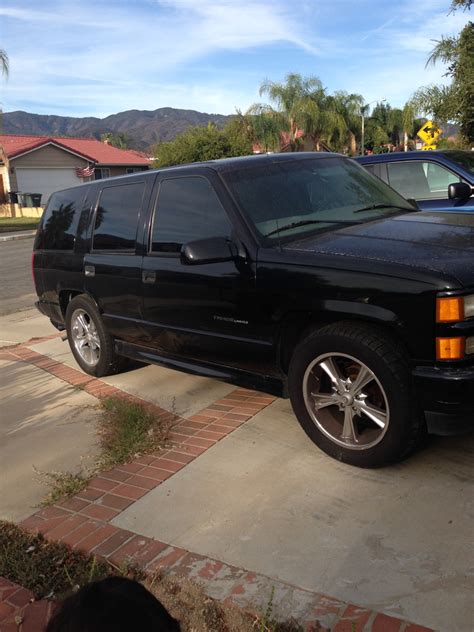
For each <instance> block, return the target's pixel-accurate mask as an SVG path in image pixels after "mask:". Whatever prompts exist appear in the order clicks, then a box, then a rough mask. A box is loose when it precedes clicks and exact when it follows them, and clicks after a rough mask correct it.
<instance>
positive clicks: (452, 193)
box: [448, 182, 472, 200]
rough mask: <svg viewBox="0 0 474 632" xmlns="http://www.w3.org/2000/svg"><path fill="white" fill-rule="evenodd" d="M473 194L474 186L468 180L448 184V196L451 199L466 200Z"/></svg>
mask: <svg viewBox="0 0 474 632" xmlns="http://www.w3.org/2000/svg"><path fill="white" fill-rule="evenodd" d="M471 195H472V187H471V186H470V185H469V184H468V183H467V182H453V183H452V184H450V185H448V198H449V199H450V200H459V199H460V200H466V199H467V198H469V197H471Z"/></svg>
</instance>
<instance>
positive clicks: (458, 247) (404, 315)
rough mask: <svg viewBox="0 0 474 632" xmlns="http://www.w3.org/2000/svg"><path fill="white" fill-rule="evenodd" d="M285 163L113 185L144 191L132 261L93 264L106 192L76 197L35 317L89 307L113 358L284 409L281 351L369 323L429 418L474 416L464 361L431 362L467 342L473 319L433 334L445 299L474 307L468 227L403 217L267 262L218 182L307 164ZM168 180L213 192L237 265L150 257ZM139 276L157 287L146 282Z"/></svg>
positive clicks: (49, 261) (310, 239)
mask: <svg viewBox="0 0 474 632" xmlns="http://www.w3.org/2000/svg"><path fill="white" fill-rule="evenodd" d="M282 156H283V158H281V157H280V156H279V155H275V156H273V157H269V156H268V157H267V156H260V157H252V158H244V159H230V160H224V161H219V162H214V163H213V162H210V163H205V164H202V165H197V166H196V165H189V166H184V167H179V168H174V169H170V170H162V171H160V172H149V173H147V174H146V175H143V174H137V175H132V176H126V177H121V178H114V181H117V182H127V181H129V180H133V179H136V178H137V177H138V178H141V179H146V182H147V196H146V199H145V202H144V205H143V208H142V211H141V215H140V223H139V229H138V233H137V241H136V248H135V251H134V252H132V253H127V254H121V253H118V252H107V253H100V252H99V253H97V252H94V251H91V234H92V225H93V221H94V220H93V218H94V213H95V204H96V200H97V199H98V195H99V191H100V187H101V186H103V185H104V183H108V182H110V181H108V180H106V181H99V182H94V183H91V184H90V185H87V184H86V185H84V186H85V187H87V186H88V187H89V189H90V190H89V191H88V196H87V199H88V204H89V206H88V208H87V209H85V210H83V211H82V216H81V219H80V221H79V228H78V234H77V237H76V242H75V247H74V250H73V251H70V252H62V251H46V250H39V249H36V250H35V259H34V268H35V280H36V290H37V294H38V297H39V300H38V308H39V309H40V311H41V312H42V313H44V314H45V315H47V316H48V317H49V318H51V319H52V321H53V322H54V323H56V324H57V325H58V326H59V327H61V326H63V325H64V310H65V305H66V304H67V300H68V295H70V294H72V295H75V294H78V293H86V294H88V295H89V296H91V297H92V298H93V299H94V300H95V302H96V303H97V305H98V307H99V309H100V311H101V312H102V315H103V319H104V322H105V324H106V326H107V327H108V329H109V331H110V332H111V333H112V334H113V335H114V336H115V338H116V340H117V349H118V351H119V352H120V353H123V354H124V355H128V356H131V357H135V358H137V359H141V360H143V361H147V362H155V363H159V364H164V365H166V366H171V367H175V368H179V369H181V370H188V371H192V372H195V373H199V374H201V375H211V374H212V375H213V376H215V377H217V378H218V379H225V380H227V381H232V382H235V383H238V384H241V385H245V386H247V387H250V388H255V389H258V390H265V391H267V392H271V393H273V394H278V395H283V396H285V395H286V371H287V364H288V363H287V359H288V349H286V348H285V345H286V346H287V345H288V344H290V346H291V344H293V342H294V341H295V340H297V339H298V338H299V337H300V335H301V334H302V333H303V331H304V330H305V329H306V327H308V326H311V325H313V326H314V325H315V324H319V323H321V324H325V323H329V322H336V321H348V320H351V321H357V322H365V323H372V324H373V325H374V326H376V327H378V328H380V329H384V330H385V331H386V332H387V333H388V334H390V335H391V336H393V337H395V338H396V339H397V340H398V341H399V343H400V345H402V346H403V347H404V348H405V349H406V350H407V352H408V355H409V358H410V361H411V364H412V369H413V374H414V383H415V384H416V387H417V393H418V399H419V401H420V402H421V404H422V406H423V407H424V408H425V409H429V410H436V411H440V412H447V411H449V410H452V409H453V408H454V409H456V410H457V409H459V411H460V412H461V410H462V411H466V410H473V411H474V404H473V402H474V397H472V392H473V390H474V361H473V358H472V356H471V357H470V358H469V357H468V358H467V359H465V360H463V361H459V362H448V363H443V362H437V361H436V357H435V338H436V337H437V336H450V335H452V336H455V335H459V330H460V327H462V335H464V336H474V319H471V320H469V321H466V322H464V323H462V324H453V325H446V324H445V325H440V324H436V322H435V303H436V296H437V295H438V294H439V293H440V292H441V293H447V294H448V295H449V294H455V295H457V294H472V293H474V214H463V215H461V214H455V213H452V212H451V213H445V214H444V213H419V212H414V213H409V214H400V215H398V216H396V217H391V218H385V219H378V220H377V219H376V220H373V221H367V222H365V223H362V224H359V225H356V226H351V227H345V228H339V229H335V230H332V231H330V232H328V231H327V232H324V233H320V234H316V235H314V234H312V235H311V236H307V237H305V238H304V239H298V240H296V239H295V240H292V241H288V240H286V241H285V242H284V243H282V244H281V245H278V246H275V247H271V248H270V247H268V246H266V245H264V244H262V243H259V241H258V239H257V238H256V237H255V234H254V233H253V232H252V228H251V226H250V224H249V222H248V221H247V220H246V218H245V217H244V216H242V214H241V211H240V210H239V209H238V208H237V206H236V204H235V202H234V200H233V198H232V197H231V195H230V193H229V192H228V191H227V189H226V186H225V183H224V179H223V177H225V172H226V171H228V170H231V169H232V168H233V166H234V165H236V164H237V165H240V164H242V163H241V161H242V160H246V161H247V162H249V163H251V162H252V161H256V163H258V162H261V161H262V160H298V156H299V159H304V157H305V154H299V155H296V156H293V155H282ZM311 158H312V159H314V154H312V155H311ZM321 159H324V156H321ZM170 172H172V173H177V174H179V175H183V174H184V175H186V174H189V175H201V176H202V175H203V176H204V177H206V178H208V179H209V181H210V182H211V184H212V186H213V187H214V189H215V191H216V192H217V194H218V196H219V199H220V201H221V203H222V204H223V206H224V208H225V209H226V212H227V214H228V216H229V218H230V220H231V222H232V225H233V226H234V233H233V235H232V239H233V241H234V243H235V244H236V248H238V250H239V253H240V254H239V257H237V258H236V259H235V260H234V261H225V262H220V263H207V264H202V265H196V266H189V265H186V264H185V263H184V262H183V261H182V259H181V258H180V256H179V255H176V254H174V253H165V254H163V255H158V256H157V255H156V254H154V253H150V252H149V231H150V227H151V222H152V215H153V208H154V202H155V198H156V190H157V186H158V185H159V179H160V177H162V174H163V173H166V174H169V173H170ZM221 176H223V177H221ZM39 230H41V226H40V229H39ZM85 265H92V266H94V267H95V276H94V277H93V278H88V277H86V276H85V275H84V266H85ZM143 273H146V274H147V275H148V274H149V273H151V274H152V276H151V277H149V276H148V277H147V281H146V282H144V277H143ZM153 274H154V277H153ZM199 367H201V368H199ZM252 376H253V377H252ZM469 391H470V392H469Z"/></svg>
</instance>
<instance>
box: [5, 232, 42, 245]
mask: <svg viewBox="0 0 474 632" xmlns="http://www.w3.org/2000/svg"><path fill="white" fill-rule="evenodd" d="M35 235H36V231H35V230H28V231H26V230H25V231H24V232H21V233H7V234H6V235H0V242H1V241H16V240H17V239H30V238H31V237H34V236H35Z"/></svg>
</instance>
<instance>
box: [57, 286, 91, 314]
mask: <svg viewBox="0 0 474 632" xmlns="http://www.w3.org/2000/svg"><path fill="white" fill-rule="evenodd" d="M76 296H86V297H87V298H89V299H90V300H91V301H93V302H94V305H95V306H96V307H97V309H98V310H99V312H100V311H101V310H100V308H99V305H98V303H97V301H96V300H95V298H94V297H93V296H92V295H91V294H89V292H86V291H85V290H77V289H75V290H73V289H65V288H63V289H61V290H59V291H58V298H59V307H60V309H61V314H62V315H63V318H64V319H66V311H67V307H68V305H69V303H70V302H71V301H72V299H73V298H76Z"/></svg>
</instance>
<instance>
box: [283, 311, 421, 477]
mask: <svg viewBox="0 0 474 632" xmlns="http://www.w3.org/2000/svg"><path fill="white" fill-rule="evenodd" d="M288 383H289V392H290V398H291V403H292V406H293V410H294V412H295V415H296V417H297V419H298V421H299V423H300V424H301V426H302V428H303V430H304V431H305V432H306V434H307V435H308V436H309V437H310V439H311V440H312V441H314V443H316V445H318V446H319V447H320V448H321V449H322V450H323V451H324V452H326V454H329V455H330V456H332V457H334V458H335V459H338V460H339V461H343V462H344V463H349V464H350V465H355V466H358V467H381V466H383V465H387V464H388V463H392V462H394V461H398V460H400V459H402V458H404V457H405V456H407V455H408V454H409V453H410V452H411V451H412V450H413V449H414V447H415V446H416V445H417V443H418V441H419V440H420V438H421V437H422V436H423V435H424V430H425V422H424V417H423V414H422V413H421V411H420V410H419V408H418V405H417V403H416V399H415V397H414V393H413V388H412V385H411V374H410V368H409V363H408V359H407V357H406V354H405V353H404V352H403V350H401V349H400V348H399V346H397V345H396V343H395V342H394V341H392V340H391V338H390V336H389V335H386V334H385V333H384V332H383V331H382V330H377V329H376V328H375V329H374V328H373V327H370V328H369V326H365V325H363V324H354V323H350V322H347V323H344V322H341V323H335V324H333V325H328V326H325V327H323V328H321V329H318V330H315V331H313V332H312V333H310V334H309V335H308V336H306V337H305V338H304V339H303V340H302V341H301V342H300V343H299V344H298V346H297V347H296V349H295V351H294V353H293V356H292V359H291V362H290V367H289V374H288Z"/></svg>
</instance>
